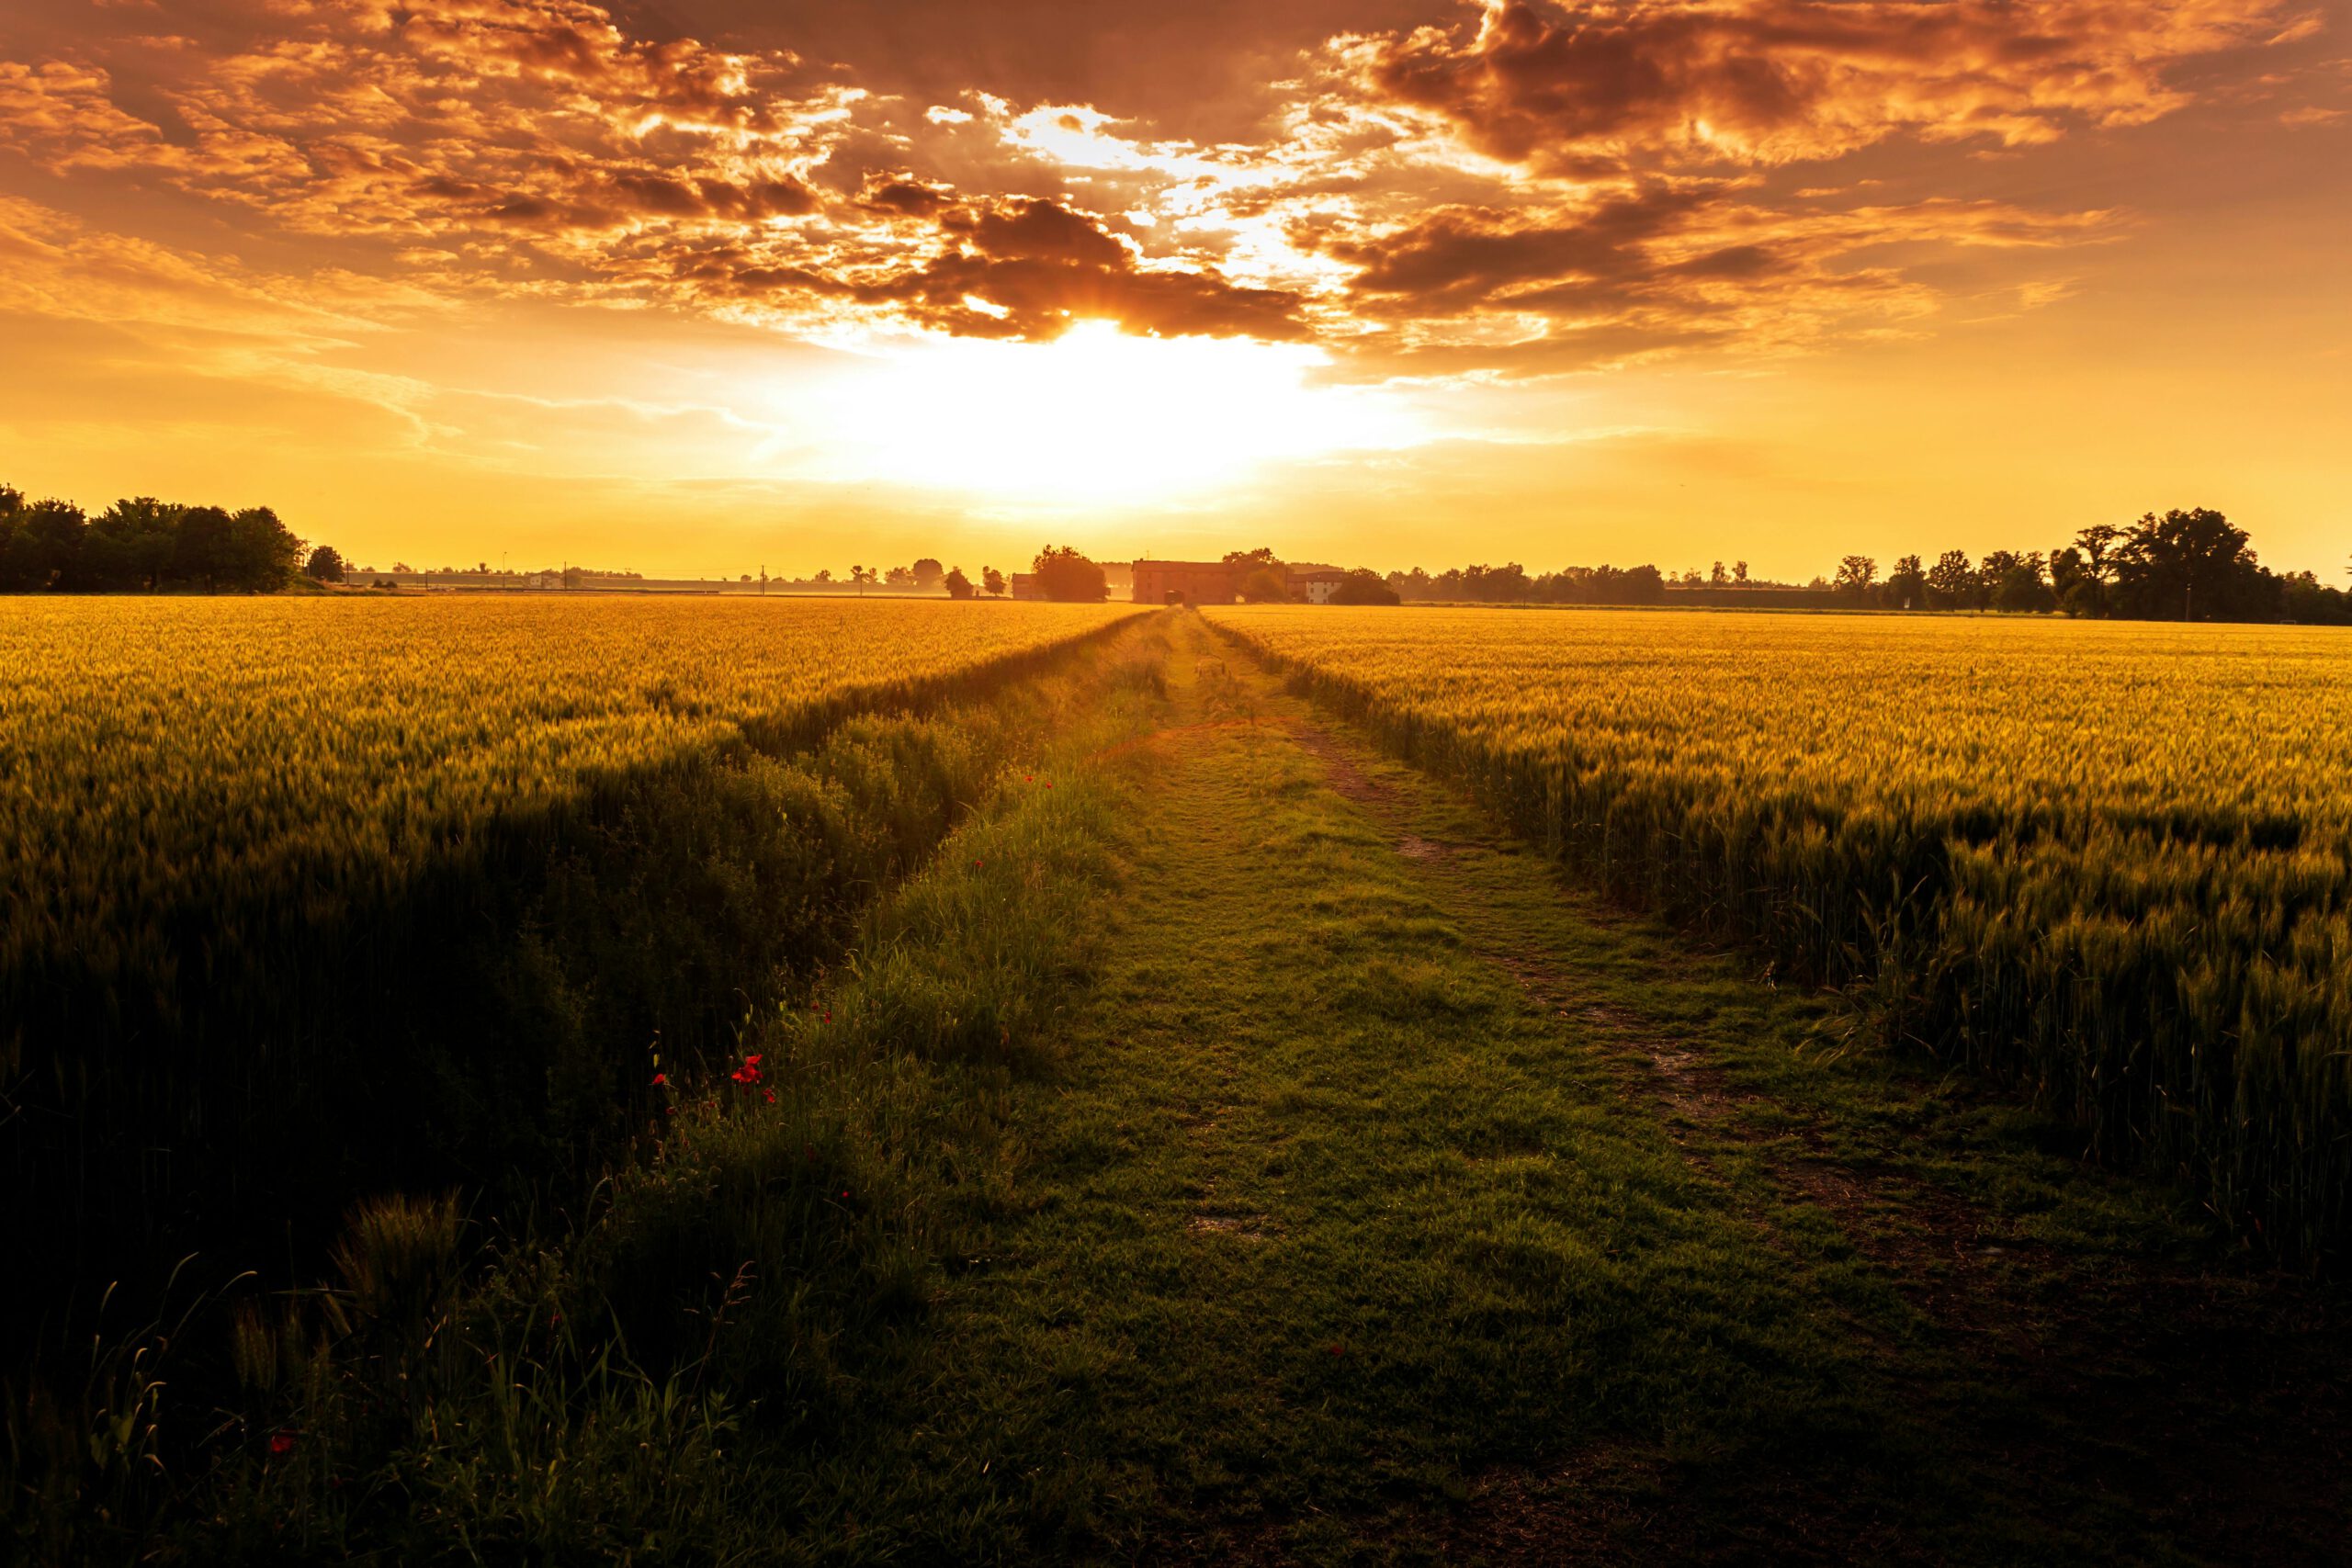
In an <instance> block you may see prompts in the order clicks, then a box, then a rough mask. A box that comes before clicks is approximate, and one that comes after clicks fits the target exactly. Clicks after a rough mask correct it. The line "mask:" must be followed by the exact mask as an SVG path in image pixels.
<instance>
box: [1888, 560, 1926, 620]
mask: <svg viewBox="0 0 2352 1568" xmlns="http://www.w3.org/2000/svg"><path fill="white" fill-rule="evenodd" d="M1886 602H1887V603H1888V604H1892V605H1893V606H1894V608H1896V609H1898V610H1917V609H1921V608H1923V607H1925V605H1926V604H1927V603H1928V569H1927V567H1926V566H1925V565H1923V564H1922V563H1921V562H1920V559H1919V558H1918V557H1917V556H1905V557H1904V558H1902V559H1900V560H1898V561H1896V562H1895V563H1894V570H1893V571H1891V572H1889V573H1888V574H1887V578H1886Z"/></svg>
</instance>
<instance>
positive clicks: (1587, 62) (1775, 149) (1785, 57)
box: [1345, 0, 2278, 173]
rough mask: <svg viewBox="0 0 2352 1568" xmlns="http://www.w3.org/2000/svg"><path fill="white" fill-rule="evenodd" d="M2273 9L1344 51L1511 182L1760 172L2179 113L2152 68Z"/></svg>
mask: <svg viewBox="0 0 2352 1568" xmlns="http://www.w3.org/2000/svg"><path fill="white" fill-rule="evenodd" d="M2277 13H2278V6H2277V5H2276V4H2275V3H2274V0H2043V3H2041V4H2038V5H2033V6H2024V5H2019V4H2017V3H2016V0H1935V3H1932V4H1928V3H1921V0H1730V3H1728V4H1726V3H1722V0H1716V3H1711V4H1702V3H1698V0H1642V3H1640V4H1618V3H1611V0H1600V3H1594V4H1575V5H1563V6H1547V5H1540V4H1537V3H1534V0H1487V4H1486V5H1485V6H1483V7H1482V8H1481V10H1480V14H1479V17H1478V20H1477V21H1476V23H1475V24H1465V25H1458V26H1455V27H1452V28H1419V29H1416V30H1413V31H1410V32H1395V33H1390V34H1386V35H1383V36H1376V37H1368V38H1363V39H1356V40H1354V41H1353V43H1352V44H1351V46H1350V47H1349V48H1348V49H1347V50H1346V51H1345V53H1346V56H1347V58H1348V59H1349V60H1350V62H1351V64H1352V65H1353V66H1354V68H1355V69H1356V70H1357V72H1358V73H1359V75H1360V80H1361V81H1362V82H1363V85H1365V86H1366V87H1367V88H1369V89H1370V90H1371V91H1372V92H1374V94H1375V95H1377V96H1380V97H1382V98H1385V99H1386V100H1388V101H1391V102H1394V103H1397V104H1400V105H1404V106H1408V107H1413V108H1416V109H1421V110H1426V111H1429V112H1431V113H1434V114H1436V115H1438V116H1440V117H1442V118H1443V119H1444V120H1445V121H1447V122H1448V123H1450V124H1451V125H1452V126H1453V127H1454V128H1455V129H1456V130H1458V131H1459V132H1460V134H1461V135H1462V136H1463V137H1464V139H1465V140H1466V141H1469V142H1470V143H1471V144H1472V145H1473V146H1475V147H1476V148H1478V149H1479V150H1480V151H1482V152H1487V153H1490V154H1492V155H1493V156H1495V157H1498V158H1503V159H1508V160H1510V161H1512V162H1514V163H1523V164H1534V165H1538V166H1544V167H1550V168H1555V169H1559V170H1562V171H1564V172H1574V173H1591V172H1597V171H1602V170H1606V169H1610V168H1613V167H1620V166H1626V165H1640V164H1648V163H1655V162H1657V161H1659V160H1662V159H1668V158H1672V159H1681V160H1688V161H1702V160H1708V161H1712V160H1722V161H1731V162H1741V163H1755V164H1775V163H1785V162H1790V161H1793V160H1797V159H1808V158H1826V157H1834V156H1837V155H1838V154H1840V153H1843V152H1850V151H1852V150H1854V149H1855V148H1858V147H1862V146H1866V145H1869V144H1870V143H1871V142H1874V141H1881V140H1883V139H1884V138H1886V137H1889V136H1894V135H1897V134H1911V135H1917V136H1920V137H1924V138H1928V139H1933V140H1941V141H1954V140H1976V139H1982V140H1986V141H1995V142H2000V143H2006V144H2011V145H2015V144H2020V143H2027V142H2034V141H2048V140H2051V139H2052V138H2053V137H2055V136H2057V135H2058V134H2060V133H2061V132H2062V131H2063V130H2064V128H2065V127H2066V126H2068V125H2069V124H2073V123H2081V122H2089V123H2097V124H2107V125H2112V124H2121V123H2132V122H2136V121H2140V120H2144V119H2147V118H2152V117H2154V116H2156V115H2159V114H2162V113H2164V112H2165V111H2166V110H2167V109H2170V108H2173V107H2177V106H2178V104H2180V103H2181V102H2182V101H2184V99H2183V97H2182V96H2181V95H2180V94H2179V93H2178V92H2177V90H2176V89H2174V88H2172V87H2171V86H2169V85H2167V83H2166V82H2165V76H2164V73H2165V68H2166V67H2167V66H2168V65H2170V64H2172V63H2174V62H2178V61H2180V60H2182V59H2184V58H2186V57H2188V56H2189V55H2192V54H2198V53H2203V52H2208V51H2213V50H2217V49H2223V48H2228V47H2232V46H2234V45H2240V44H2246V43H2253V42H2257V41H2260V39H2262V38H2263V37H2264V35H2265V34H2266V33H2267V32H2268V31H2269V30H2271V28H2274V27H2275V26H2276V17H2277Z"/></svg>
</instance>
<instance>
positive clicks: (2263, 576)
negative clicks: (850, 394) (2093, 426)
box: [1227, 507, 2352, 626]
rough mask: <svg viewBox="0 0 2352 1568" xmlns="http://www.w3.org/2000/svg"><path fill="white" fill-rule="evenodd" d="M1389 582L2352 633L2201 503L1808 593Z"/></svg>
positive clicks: (2348, 609) (1839, 578)
mask: <svg viewBox="0 0 2352 1568" xmlns="http://www.w3.org/2000/svg"><path fill="white" fill-rule="evenodd" d="M1257 553H1260V554H1262V553H1263V552H1257ZM1239 558H1240V557H1238V556H1228V557H1227V559H1239ZM1352 575H1355V574H1351V576H1352ZM1363 575H1366V576H1369V575H1370V574H1368V573H1366V574H1363ZM1381 581H1385V584H1386V585H1387V587H1388V588H1389V589H1391V590H1392V591H1394V592H1395V593H1396V594H1397V597H1398V598H1400V599H1405V600H1420V601H1441V602H1442V601H1454V602H1461V601H1469V602H1472V603H1477V604H1667V603H1668V602H1670V601H1671V600H1672V599H1673V597H1674V596H1675V595H1676V593H1677V592H1679V591H1688V590H1692V589H1712V590H1722V591H1725V592H1730V593H1736V592H1739V591H1741V590H1754V591H1756V592H1757V593H1758V598H1759V599H1761V598H1762V597H1763V595H1764V593H1765V592H1767V591H1770V592H1780V593H1789V592H1792V591H1797V590H1804V591H1810V592H1815V593H1818V594H1821V595H1823V596H1824V597H1825V599H1826V600H1827V601H1828V602H1831V603H1844V604H1850V605H1852V606H1853V607H1854V608H1856V609H1887V610H1997V611H2003V612H2007V613H2011V614H2036V613H2039V614H2052V613H2056V614H2064V615H2075V616H2083V617H2089V618H2101V619H2116V620H2148V621H2180V620H2196V621H2295V622H2301V623H2304V624H2310V625H2328V626H2344V625H2352V593H2347V592H2346V591H2345V590H2343V589H2339V588H2334V587H2330V586H2329V585H2328V584H2326V583H2324V582H2322V581H2320V580H2319V578H2318V577H2317V575H2315V574H2314V573H2312V572H2309V571H2299V572H2284V573H2281V572H2274V571H2272V570H2270V569H2268V568H2267V567H2266V566H2264V565H2263V564H2262V562H2261V560H2260V558H2259V557H2257V556H2256V553H2255V550H2254V547H2253V542H2252V539H2251V536H2249V535H2248V534H2247V533H2246V531H2245V529H2243V528H2240V527H2238V526H2237V525H2235V524H2233V523H2232V522H2231V521H2230V520H2229V519H2228V518H2227V517H2225V516H2223V515H2222V513H2219V512H2215V511H2212V510H2211V509H2210V508H2206V507H2196V508H2193V509H2190V510H2188V511H2181V510H2178V509H2175V510H2173V511H2170V512H2166V513H2163V514H2162V515H2158V514H2157V513H2153V512H2152V513H2146V514H2144V515H2143V516H2142V517H2141V518H2140V519H2139V520H2138V521H2136V522H2133V523H2130V524H2126V525H2120V526H2119V525H2114V524H2109V523H2099V524H2094V525H2091V526H2090V527H2087V528H2085V529H2082V530H2081V531H2080V532H2078V533H2077V534H2076V535H2075V538H2074V542H2073V543H2071V544H2068V545H2065V546H2063V547H2060V548H2058V549H2055V550H2052V551H2049V552H2047V553H2046V554H2045V553H2044V552H2042V551H2039V550H2033V551H2017V550H1994V551H1991V552H1990V553H1988V554H1987V555H1985V557H1984V558H1982V559H1972V558H1970V557H1969V554H1968V552H1967V551H1965V550H1946V551H1944V552H1943V553H1942V554H1941V555H1939V556H1938V557H1937V558H1935V559H1934V561H1933V562H1929V561H1928V560H1927V559H1926V558H1924V557H1921V556H1917V555H1906V556H1904V557H1902V558H1900V559H1898V560H1897V561H1895V563H1894V570H1891V571H1890V572H1888V573H1887V574H1886V575H1885V576H1884V577H1881V576H1880V575H1879V563H1878V561H1877V560H1876V559H1875V558H1872V557H1870V556H1866V555H1849V556H1847V557H1846V558H1844V559H1843V560H1841V561H1840V562H1839V563H1838V572H1837V575H1836V576H1835V577H1834V578H1833V577H1816V578H1815V579H1814V580H1813V581H1812V582H1810V583H1805V584H1797V583H1778V582H1765V581H1758V580H1755V579H1752V578H1751V577H1750V576H1749V575H1748V570H1747V562H1746V561H1736V562H1734V563H1733V564H1732V565H1731V566H1730V567H1729V568H1726V567H1725V566H1724V563H1723V562H1721V561H1717V562H1715V563H1714V566H1713V570H1710V571H1708V572H1706V573H1704V574H1702V573H1701V572H1700V571H1698V570H1696V569H1695V568H1694V569H1692V570H1688V571H1684V572H1681V573H1679V575H1669V574H1668V573H1665V572H1662V571H1660V570H1658V569H1657V567H1655V566H1637V567H1629V568H1623V569H1620V568H1618V567H1613V566H1598V567H1569V568H1566V570H1560V571H1552V572H1544V573H1542V574H1540V575H1539V574H1531V573H1529V572H1528V570H1526V569H1525V568H1524V567H1522V566H1521V565H1520V564H1519V563H1518V562H1516V561H1512V562H1509V563H1507V564H1505V565H1502V566H1484V565H1480V566H1468V567H1455V568H1453V569H1452V570H1446V571H1442V572H1438V573H1435V574H1431V573H1430V572H1427V571H1424V570H1420V569H1419V568H1418V567H1417V568H1415V569H1414V570H1411V571H1392V572H1390V573H1388V574H1387V576H1386V577H1385V579H1383V580H1381ZM1716 602H1718V603H1720V602H1722V601H1720V600H1718V601H1716Z"/></svg>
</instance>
